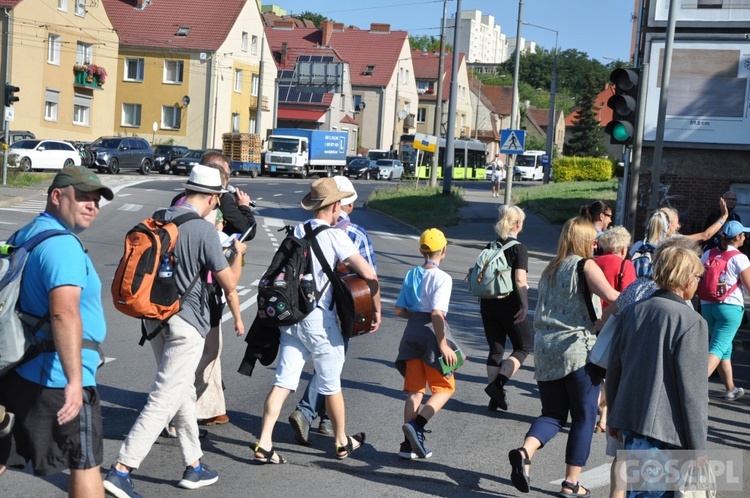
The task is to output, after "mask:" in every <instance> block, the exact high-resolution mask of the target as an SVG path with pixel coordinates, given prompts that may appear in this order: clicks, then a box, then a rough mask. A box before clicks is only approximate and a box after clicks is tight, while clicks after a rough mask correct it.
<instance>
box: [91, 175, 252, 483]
mask: <svg viewBox="0 0 750 498" xmlns="http://www.w3.org/2000/svg"><path fill="white" fill-rule="evenodd" d="M225 192H226V190H225V189H224V187H223V185H222V181H221V175H220V173H219V170H218V169H215V168H211V167H208V166H202V165H197V166H195V167H193V169H192V171H191V172H190V178H189V179H188V181H187V183H186V184H185V202H183V203H182V204H180V205H179V206H172V207H170V208H168V209H165V210H162V211H157V212H156V213H154V215H153V216H154V217H158V218H159V219H164V220H167V221H169V220H173V219H175V218H177V217H178V216H182V215H184V214H185V213H187V212H191V211H192V212H194V213H195V214H196V217H195V219H191V220H188V221H185V222H183V223H181V224H180V225H179V227H178V237H177V242H176V245H175V250H174V254H175V260H176V261H180V262H181V263H182V264H178V265H176V266H175V268H174V275H175V280H176V283H177V289H178V291H179V293H180V295H181V296H182V297H183V299H184V301H183V304H182V308H181V309H180V311H178V312H177V313H176V314H175V315H172V317H170V318H169V320H168V321H167V325H166V327H164V328H162V330H161V331H160V332H159V333H158V334H157V335H156V336H155V337H154V338H153V339H152V340H151V347H152V348H153V349H154V355H155V356H156V360H157V372H156V380H155V381H154V384H153V386H152V388H151V392H150V393H149V396H148V400H147V401H146V406H144V407H143V410H141V413H140V415H139V416H138V419H137V420H136V421H135V424H133V427H132V428H131V429H130V433H129V434H128V436H127V438H126V439H125V442H124V443H123V444H122V447H121V448H120V452H119V454H118V455H117V461H116V463H115V464H114V465H112V467H111V468H110V471H109V473H108V474H107V477H106V478H105V480H104V487H105V488H106V490H107V491H108V492H110V493H111V494H113V495H115V496H117V497H118V498H122V497H140V496H141V495H139V494H138V493H136V492H135V490H134V489H133V481H132V480H131V478H130V471H131V470H133V469H137V468H138V467H139V466H140V464H141V463H142V462H143V460H144V459H145V458H146V456H147V455H148V453H149V451H150V450H151V446H152V445H153V444H154V442H155V441H156V439H157V438H158V437H159V434H160V433H161V431H162V429H164V427H166V425H167V423H168V422H169V421H170V420H171V421H172V422H173V423H174V426H175V429H176V431H177V440H178V443H179V446H180V452H181V456H182V463H183V465H184V466H185V472H184V473H183V474H182V480H181V481H180V482H179V483H178V486H179V487H181V488H185V489H198V488H202V487H204V486H209V485H211V484H213V483H215V482H216V481H217V480H218V479H219V474H218V473H217V472H216V471H214V470H212V469H209V468H208V466H207V465H206V464H205V463H203V462H202V461H201V458H202V456H203V452H202V450H201V445H200V441H199V440H198V420H197V418H196V416H195V400H196V394H195V371H196V369H197V367H198V363H199V361H200V359H201V356H202V354H203V345H204V341H205V337H206V335H207V334H208V332H209V329H210V323H209V313H208V310H207V309H206V308H207V305H206V302H205V299H204V298H203V292H204V288H205V286H206V285H207V284H206V280H205V277H201V278H200V279H199V282H198V285H192V286H191V282H193V279H194V278H195V276H196V275H207V274H208V272H211V273H212V274H213V275H214V278H215V281H216V282H218V283H219V285H221V287H222V289H224V292H225V295H226V296H227V299H232V298H233V296H236V295H237V294H236V293H234V292H233V291H234V289H235V287H236V286H237V281H238V280H239V276H240V274H241V269H240V267H241V264H242V257H241V256H237V257H235V258H234V259H233V260H232V262H231V263H229V262H227V259H226V257H225V256H224V251H223V249H222V247H221V243H220V242H219V238H218V237H217V236H216V228H215V227H214V226H213V225H212V224H211V223H209V222H207V221H206V220H204V219H203V218H204V217H205V216H206V215H208V214H209V213H210V212H211V211H212V210H214V209H216V207H217V206H218V205H219V198H220V197H221V196H222V195H223V194H224V193H225ZM234 247H235V249H236V250H237V252H238V253H239V255H242V254H245V251H246V250H247V246H246V245H245V244H244V243H242V242H240V241H238V240H236V239H235V240H234ZM159 324H160V321H159V320H143V327H145V329H146V332H147V333H151V332H152V331H154V330H156V328H157V327H158V326H159Z"/></svg>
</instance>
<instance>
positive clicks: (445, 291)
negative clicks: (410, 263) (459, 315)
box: [396, 266, 453, 314]
mask: <svg viewBox="0 0 750 498" xmlns="http://www.w3.org/2000/svg"><path fill="white" fill-rule="evenodd" d="M452 289H453V280H452V279H451V276H450V275H448V274H447V273H446V272H444V271H443V270H441V269H440V268H430V269H425V268H423V267H421V266H417V267H415V268H412V269H411V270H409V272H408V273H407V274H406V277H404V281H403V283H402V285H401V291H400V292H399V296H398V299H397V300H396V306H400V307H401V308H406V309H408V310H409V311H421V312H424V313H432V311H433V310H440V311H442V312H443V313H445V314H448V305H449V304H450V300H451V290H452ZM417 299H418V302H415V301H417Z"/></svg>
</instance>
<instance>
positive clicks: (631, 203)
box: [625, 63, 649, 233]
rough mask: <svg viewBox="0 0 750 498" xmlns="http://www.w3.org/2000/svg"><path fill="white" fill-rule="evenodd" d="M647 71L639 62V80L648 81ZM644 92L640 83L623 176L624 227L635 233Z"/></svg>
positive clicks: (643, 86) (644, 86)
mask: <svg viewBox="0 0 750 498" xmlns="http://www.w3.org/2000/svg"><path fill="white" fill-rule="evenodd" d="M648 71H649V65H648V63H643V64H641V81H648ZM646 92H647V90H646V85H641V86H640V87H639V88H638V110H637V111H636V118H635V136H634V138H633V154H632V157H631V160H630V165H629V169H630V171H629V172H628V171H625V177H626V178H627V179H628V184H627V189H628V195H627V209H626V210H627V220H626V222H625V228H627V229H628V231H629V232H630V233H635V215H636V211H637V210H638V184H639V183H640V181H641V152H642V151H643V122H644V121H645V119H646V118H645V116H646ZM628 173H629V174H628Z"/></svg>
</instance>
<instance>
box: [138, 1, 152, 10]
mask: <svg viewBox="0 0 750 498" xmlns="http://www.w3.org/2000/svg"><path fill="white" fill-rule="evenodd" d="M150 3H151V0H135V9H136V10H143V9H145V8H146V5H148V4H150Z"/></svg>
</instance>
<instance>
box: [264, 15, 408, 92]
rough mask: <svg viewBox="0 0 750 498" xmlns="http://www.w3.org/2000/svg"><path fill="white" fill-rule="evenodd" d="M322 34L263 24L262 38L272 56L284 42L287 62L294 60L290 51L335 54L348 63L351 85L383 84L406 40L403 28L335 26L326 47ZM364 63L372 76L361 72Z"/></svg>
mask: <svg viewBox="0 0 750 498" xmlns="http://www.w3.org/2000/svg"><path fill="white" fill-rule="evenodd" d="M322 36H323V35H322V31H321V30H320V29H317V28H301V27H296V26H295V27H293V28H274V27H273V26H266V37H267V39H268V43H269V46H270V47H271V51H273V52H274V56H276V57H277V58H278V57H279V54H280V52H281V44H282V42H286V43H287V47H288V48H287V60H286V63H287V64H288V63H290V62H295V61H296V57H295V58H294V59H292V57H291V55H292V53H291V52H290V50H294V51H295V53H296V55H301V54H310V55H320V54H325V55H335V56H336V60H343V61H344V62H347V63H349V70H350V72H351V78H352V86H377V87H384V86H386V85H387V84H388V82H389V81H390V80H391V78H392V77H393V73H394V71H395V69H396V62H397V61H398V56H399V54H400V53H401V50H402V48H403V46H404V43H408V41H407V37H408V33H407V32H406V31H391V32H388V33H384V32H371V31H365V30H361V29H355V28H346V29H345V30H343V31H342V30H340V29H338V30H334V31H333V32H332V33H331V39H330V41H329V46H327V47H321V46H320V43H321V41H322ZM277 64H278V59H277ZM366 66H375V68H374V70H373V72H372V75H370V76H367V75H364V74H362V73H363V72H364V70H365V67H366ZM280 67H281V66H280Z"/></svg>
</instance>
